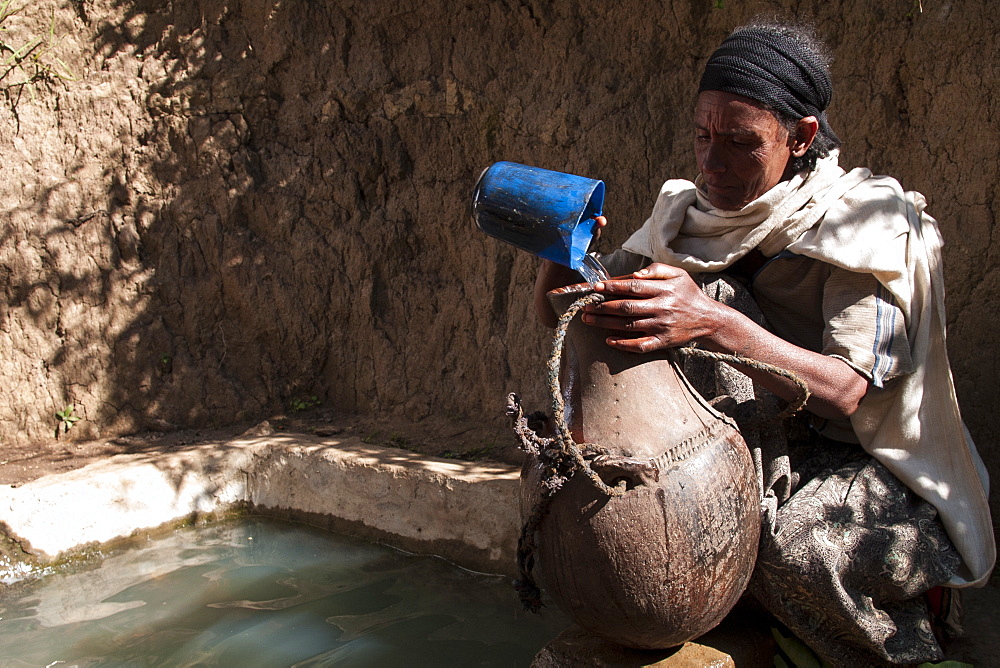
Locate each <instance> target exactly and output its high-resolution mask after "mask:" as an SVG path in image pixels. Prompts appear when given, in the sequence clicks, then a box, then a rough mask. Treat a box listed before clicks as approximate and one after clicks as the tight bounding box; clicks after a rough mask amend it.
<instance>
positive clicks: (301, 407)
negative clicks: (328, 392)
mask: <svg viewBox="0 0 1000 668" xmlns="http://www.w3.org/2000/svg"><path fill="white" fill-rule="evenodd" d="M317 406H319V398H318V397H316V396H311V397H295V398H294V399H292V401H291V403H290V404H289V408H290V409H291V411H292V412H293V413H300V412H302V411H307V410H309V409H310V408H316V407H317Z"/></svg>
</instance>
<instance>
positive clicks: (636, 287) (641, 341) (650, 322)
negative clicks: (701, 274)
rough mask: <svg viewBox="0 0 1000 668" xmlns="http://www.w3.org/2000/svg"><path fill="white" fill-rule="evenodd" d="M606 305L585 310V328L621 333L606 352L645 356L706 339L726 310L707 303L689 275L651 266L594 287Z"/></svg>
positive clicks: (611, 341) (711, 301)
mask: <svg viewBox="0 0 1000 668" xmlns="http://www.w3.org/2000/svg"><path fill="white" fill-rule="evenodd" d="M594 289H595V290H596V291H597V292H599V293H601V294H603V295H604V296H605V298H606V300H605V301H604V302H603V303H601V304H595V305H592V306H588V307H587V308H586V309H585V310H584V315H583V321H584V322H585V323H587V324H588V325H594V326H595V327H602V328H604V329H610V330H615V331H618V332H622V334H621V335H612V336H609V337H608V339H607V343H608V345H609V346H612V347H614V348H618V349H620V350H624V351H627V352H636V353H647V352H651V351H654V350H660V349H662V348H671V347H675V346H682V345H685V344H687V343H690V342H691V341H695V340H704V339H711V338H712V337H714V336H715V334H716V333H717V332H718V331H719V328H720V327H721V326H722V323H723V321H724V316H725V311H727V310H729V309H728V308H727V307H725V306H723V305H722V304H719V303H718V302H716V301H713V300H712V299H710V298H709V297H708V296H707V295H705V293H704V292H702V290H701V288H699V287H698V286H697V285H696V284H695V282H694V280H692V278H691V276H690V274H688V273H687V272H686V271H684V270H683V269H678V268H677V267H672V266H670V265H666V264H658V263H657V264H651V265H650V266H648V267H646V268H645V269H640V270H639V271H637V272H635V273H634V274H632V278H626V279H616V280H611V281H604V282H601V283H597V284H596V285H595V286H594Z"/></svg>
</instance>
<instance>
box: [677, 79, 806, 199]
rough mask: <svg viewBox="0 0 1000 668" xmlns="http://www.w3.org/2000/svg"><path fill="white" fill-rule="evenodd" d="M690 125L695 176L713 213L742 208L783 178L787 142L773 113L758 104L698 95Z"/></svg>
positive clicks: (790, 147)
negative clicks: (703, 184) (706, 196)
mask: <svg viewBox="0 0 1000 668" xmlns="http://www.w3.org/2000/svg"><path fill="white" fill-rule="evenodd" d="M694 126H695V130H694V153H695V158H696V159H697V161H698V171H699V172H701V176H702V179H703V180H704V182H705V188H706V189H707V191H708V200H709V202H711V204H712V206H714V207H715V208H717V209H724V210H726V211H735V210H738V209H742V208H743V207H744V206H746V205H747V204H749V203H750V202H752V201H754V200H755V199H757V198H758V197H760V196H761V195H763V194H764V193H766V192H767V191H768V190H770V189H771V188H773V187H774V186H776V185H777V184H778V183H779V182H781V181H782V180H783V178H784V177H785V171H786V168H787V167H788V162H789V159H790V158H791V157H792V155H793V143H792V142H791V141H790V140H789V134H788V131H787V130H786V129H785V128H784V127H783V126H782V125H781V123H779V122H778V119H777V118H775V117H774V114H773V113H771V112H770V111H768V110H766V109H764V108H763V107H762V106H761V105H760V104H759V103H758V102H755V101H754V100H751V99H750V98H746V97H743V96H741V95H733V94H732V93H723V92H720V91H712V90H707V91H703V92H702V93H700V94H699V95H698V103H697V105H696V106H695V111H694ZM796 153H798V152H797V151H796Z"/></svg>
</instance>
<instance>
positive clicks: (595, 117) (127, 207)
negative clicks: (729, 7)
mask: <svg viewBox="0 0 1000 668" xmlns="http://www.w3.org/2000/svg"><path fill="white" fill-rule="evenodd" d="M375 4H376V5H377V4H378V3H375ZM74 7H75V9H76V10H77V13H76V15H75V16H68V15H67V16H63V17H61V21H63V22H64V23H66V24H67V25H69V24H74V25H75V30H76V31H77V32H78V33H80V32H83V33H86V34H87V35H88V36H92V35H95V34H96V46H94V45H89V44H86V43H85V44H83V45H82V46H90V47H92V48H93V50H94V53H95V55H94V56H93V58H92V59H91V60H90V61H89V62H87V63H84V64H82V65H81V67H84V68H87V69H89V70H90V71H89V73H88V76H87V77H85V78H84V81H86V82H87V83H85V84H81V85H80V86H79V87H78V88H77V89H75V90H74V89H73V88H72V87H70V88H68V89H67V91H66V92H64V93H62V94H61V95H60V96H59V102H60V103H61V104H62V105H63V106H64V107H67V106H70V105H72V104H73V103H76V104H77V106H76V107H75V108H72V107H71V108H72V109H73V111H74V112H75V114H74V116H75V118H74V120H76V121H78V124H79V126H78V127H76V128H69V127H67V128H64V129H63V130H62V131H61V134H60V137H61V139H62V141H63V143H64V148H65V147H66V146H72V148H73V152H74V154H75V155H74V160H75V161H76V163H74V164H76V165H78V166H74V164H68V163H67V162H66V161H65V160H63V161H62V162H59V163H58V164H53V165H52V166H51V167H52V169H51V172H52V174H53V175H58V176H59V177H61V178H60V180H59V184H58V185H55V186H45V187H41V188H40V190H39V193H40V194H39V196H36V197H33V198H31V200H30V201H28V202H27V203H22V204H20V205H19V206H21V207H22V210H21V212H20V214H22V215H21V216H20V218H21V219H22V220H24V221H27V219H35V220H36V221H37V220H40V221H42V223H43V224H39V223H37V222H30V223H29V222H23V223H22V225H23V227H24V228H25V229H30V230H32V231H33V232H36V233H38V237H39V238H41V239H42V241H40V242H38V243H37V244H35V245H36V246H37V248H36V249H35V251H36V253H35V254H36V256H37V257H36V261H35V264H37V265H39V266H38V267H35V268H34V269H30V268H26V267H21V268H20V269H17V270H16V273H17V274H18V276H17V277H16V280H14V278H13V277H12V281H11V282H12V283H13V284H16V288H15V290H14V292H15V293H16V294H15V299H13V300H11V307H10V308H12V309H15V310H17V311H18V312H17V314H16V316H17V318H19V319H22V318H23V317H24V315H25V314H28V315H31V314H34V315H31V318H30V320H31V322H27V321H25V322H24V323H22V324H23V327H22V328H23V329H24V330H25V331H29V330H30V332H29V333H30V335H31V336H33V337H35V339H37V341H38V342H39V344H38V345H36V346H34V347H32V345H31V344H30V343H29V344H28V345H22V346H20V347H21V349H23V350H24V351H25V354H24V364H25V365H29V366H30V365H31V364H35V366H37V367H39V368H37V369H35V370H34V379H33V382H34V383H35V385H37V386H40V387H43V388H44V390H43V391H44V392H45V393H47V395H48V396H47V397H46V398H45V400H44V401H38V400H37V399H34V398H32V399H28V403H30V404H31V405H32V408H31V410H29V411H27V412H25V413H23V415H24V417H23V418H21V422H20V424H18V425H17V426H16V427H15V429H13V430H11V431H15V432H16V433H17V437H18V438H24V437H29V438H30V437H35V438H37V437H39V436H43V435H45V434H46V433H48V434H50V433H51V432H50V428H51V427H50V425H51V424H52V422H51V417H50V415H51V413H50V411H51V410H56V409H59V408H61V407H63V406H65V405H74V406H75V407H76V408H77V409H78V412H79V413H80V414H81V415H82V417H85V418H86V421H85V422H81V423H80V424H81V429H80V430H79V431H78V432H74V433H79V434H80V435H89V436H95V435H98V433H101V434H115V433H125V432H129V431H135V430H143V429H156V430H165V429H173V428H179V427H188V426H198V425H207V424H224V423H231V422H235V421H239V420H243V419H248V418H253V417H258V416H264V415H267V414H269V413H271V412H273V411H276V410H281V409H282V408H287V407H288V405H289V402H292V401H294V400H295V399H296V398H298V397H302V396H307V397H312V396H317V397H319V398H320V399H321V400H322V401H323V403H324V406H325V407H330V408H334V409H337V410H342V411H346V412H368V413H372V412H374V413H378V412H384V413H391V414H395V415H397V416H401V417H405V418H408V419H411V420H420V419H422V418H425V417H427V416H430V415H434V414H437V415H442V414H443V415H447V416H451V417H455V418H456V419H461V418H469V417H471V418H473V419H476V420H481V421H482V420H485V421H492V422H501V421H502V420H503V418H502V415H503V402H504V397H505V395H506V392H507V391H509V390H512V389H514V390H518V391H521V392H525V393H526V394H527V396H528V397H529V399H531V398H532V395H534V398H535V401H534V402H533V403H536V404H537V403H540V402H541V401H542V393H541V392H542V389H541V386H542V383H541V376H542V372H541V369H542V359H543V358H544V353H545V349H546V348H547V343H546V340H547V334H546V333H545V332H544V331H543V330H541V328H540V327H536V326H534V325H533V324H532V319H531V318H530V317H529V306H530V297H529V292H530V285H531V281H532V274H533V272H534V260H533V258H530V257H529V256H527V255H525V254H520V253H517V252H516V251H514V250H513V249H510V248H507V247H504V246H501V245H500V244H498V243H497V242H495V241H494V240H492V239H489V238H487V237H485V236H484V235H481V234H480V233H479V232H478V231H476V230H475V229H474V227H473V226H472V225H471V224H470V222H469V220H468V215H467V205H468V198H469V196H470V194H471V188H472V185H473V183H474V181H475V179H476V177H477V176H478V173H479V171H480V170H481V169H482V168H483V167H485V166H486V165H488V164H490V163H491V162H493V161H495V160H499V159H511V160H518V161H522V162H528V163H531V164H539V165H542V166H547V167H552V168H559V169H564V170H567V171H576V172H578V173H601V172H605V173H608V174H619V175H620V176H619V177H617V178H620V179H621V180H622V181H623V182H625V183H629V184H631V182H632V181H633V180H634V176H635V173H636V171H635V169H631V170H628V171H626V170H625V169H623V167H624V165H625V164H632V163H635V162H636V161H637V160H641V165H643V166H644V169H646V170H649V171H655V172H657V173H659V172H662V171H664V167H663V165H661V164H659V163H656V162H655V161H651V160H650V159H649V158H648V156H647V151H649V150H650V144H649V142H648V141H647V140H648V139H649V138H648V137H644V136H642V135H641V134H635V138H634V142H633V143H632V146H631V147H630V148H628V149H627V150H621V147H620V146H618V148H619V150H618V151H617V152H613V151H612V150H611V149H612V147H615V146H616V145H617V144H620V142H618V141H617V140H616V137H621V136H622V134H623V133H629V132H632V131H634V130H635V129H636V128H635V125H636V122H637V121H636V119H642V118H644V117H647V118H648V117H649V115H650V113H651V112H650V108H649V107H647V104H649V103H650V100H649V99H648V98H649V96H648V95H643V96H640V95H639V94H638V93H639V91H640V90H641V89H642V88H643V84H642V82H639V81H636V80H635V79H633V78H629V77H627V76H626V70H627V61H626V59H624V58H611V59H606V60H605V62H603V64H600V65H598V64H597V62H598V60H599V59H598V58H597V55H598V54H599V53H600V51H601V49H600V46H599V45H597V44H596V43H594V42H592V41H590V40H588V39H586V37H585V35H584V34H582V33H581V30H580V26H581V25H584V24H585V23H586V22H587V21H588V20H589V19H590V18H592V17H589V16H585V15H584V13H583V11H582V10H581V9H580V8H579V7H577V6H576V5H575V4H574V3H565V6H562V7H555V8H552V7H547V6H546V7H532V6H531V5H530V4H525V5H520V4H517V3H509V4H505V3H468V4H467V5H464V6H461V7H452V6H451V5H450V4H449V3H444V2H438V3H430V4H427V3H418V2H411V3H409V4H407V3H403V4H399V3H396V4H394V5H393V6H392V7H380V6H364V7H346V6H345V7H338V6H323V5H319V4H317V3H291V4H285V3H266V4H261V3H241V2H210V1H207V0H206V1H201V2H199V1H198V0H184V1H181V2H172V3H167V4H164V3H159V2H141V1H140V2H111V1H110V0H109V1H108V2H107V3H103V4H102V3H99V2H98V3H87V4H86V5H84V4H76V5H74ZM70 11H71V10H70V9H69V8H67V9H66V10H65V12H66V13H67V14H69V13H70ZM598 18H600V17H598ZM664 18H665V19H666V18H669V17H664ZM629 20H630V21H631V20H632V19H631V18H629ZM81 26H82V27H81ZM619 30H621V31H622V32H625V33H628V32H633V31H634V27H632V26H630V25H624V24H622V25H620V26H619ZM643 34H644V36H645V39H647V40H648V41H649V42H652V41H653V37H654V33H653V32H652V31H651V30H650V29H645V31H644V33H643ZM85 42H86V40H85ZM641 48H642V45H636V46H633V47H631V48H630V49H629V50H626V52H625V53H626V54H630V55H629V57H635V55H636V54H638V52H639V51H640V50H641ZM659 48H660V49H663V48H665V46H664V45H661V46H660V47H659ZM686 58H687V60H688V61H689V62H690V63H691V64H692V66H693V64H694V63H695V61H696V56H695V55H694V54H691V53H688V54H687V56H686ZM567 59H569V60H568V61H567ZM692 71H693V68H692ZM672 85H675V86H679V85H680V84H672ZM682 87H683V86H682ZM630 89H631V90H630ZM669 90H670V86H665V87H664V89H663V91H661V92H657V93H655V94H654V96H653V97H654V99H657V98H660V97H661V96H667V95H669ZM595 91H597V92H598V93H599V96H598V97H599V98H600V99H604V100H607V101H608V102H609V103H610V104H605V105H597V104H595V102H594V99H593V98H594V94H595ZM95 99H96V100H98V102H95V101H94V100H95ZM88 105H89V106H88ZM50 111H51V112H52V115H53V116H58V109H50ZM609 113H611V114H612V115H611V116H609ZM657 113H659V112H657ZM63 114H64V116H65V115H66V113H65V111H64V112H63ZM623 119H624V120H623ZM25 120H28V121H30V120H31V119H25ZM39 120H51V119H39ZM685 129H686V128H685ZM99 131H101V132H104V135H103V137H104V139H105V140H106V141H105V142H104V144H103V145H102V146H100V147H99V149H100V150H98V151H97V152H96V153H97V155H93V153H88V150H87V145H86V140H85V139H81V137H87V136H88V135H89V134H98V133H99ZM672 141H673V135H671V134H670V133H664V134H663V136H662V138H660V139H658V140H656V141H654V142H653V143H652V144H653V146H654V147H655V146H657V145H658V146H660V147H663V148H665V149H666V150H663V151H662V152H661V153H662V155H664V156H669V155H670V154H671V151H669V150H668V149H669V144H670V142H672ZM102 150H103V153H101V151H102ZM608 156H613V157H610V158H609V157H608ZM78 168H79V170H82V172H83V174H82V177H84V178H81V176H80V175H76V174H75V173H74V170H77V169H78ZM44 178H48V177H47V176H46V177H44ZM44 178H43V180H44ZM54 178H55V176H53V179H54ZM615 178H616V177H614V176H612V177H611V178H610V179H608V180H609V181H610V182H611V183H612V184H614V182H615ZM644 178H645V180H649V179H650V178H652V177H649V176H648V175H647V176H646V177H644ZM657 178H658V177H657ZM79 183H83V184H84V185H83V186H81V185H78V184H79ZM86 184H90V185H91V189H92V191H93V192H89V193H84V194H85V195H86V196H83V195H81V194H79V193H78V194H77V195H78V196H76V197H75V198H74V196H73V193H75V192H76V191H78V190H80V189H81V188H83V189H86V187H87V186H86ZM95 184H101V185H102V186H103V188H104V192H103V193H101V192H98V191H97V190H96V186H95ZM45 188H49V190H51V191H53V192H60V191H65V192H63V195H62V196H61V200H60V201H61V202H62V204H60V205H59V206H54V205H53V204H52V203H51V202H50V201H48V198H47V197H46V192H47V191H46V190H45ZM616 194H617V196H618V207H619V208H618V210H619V211H622V212H627V211H628V210H629V207H632V208H636V205H635V204H632V203H630V201H629V200H633V201H634V202H638V203H642V204H641V206H640V207H638V208H641V207H643V206H645V204H644V202H645V201H646V200H647V198H648V192H647V188H646V187H645V185H644V184H643V183H642V180H640V182H639V188H638V189H637V188H635V186H634V185H623V187H621V188H620V189H619V190H618V191H617V193H616ZM637 194H638V196H636V195H637ZM70 209H71V211H70ZM42 228H44V229H42ZM39 230H41V231H40V232H38V231H39ZM624 233H625V230H624V229H623V230H621V232H620V233H619V236H623V235H624ZM29 234H30V232H29ZM32 271H34V272H35V273H36V274H37V278H35V279H32V278H30V277H29V276H30V274H31V272H32ZM36 293H37V294H36ZM32 300H34V301H37V302H39V307H38V308H34V307H33V306H32ZM33 309H34V310H33ZM4 317H5V314H4V313H0V318H4ZM19 326H21V325H19ZM35 358H38V361H37V363H36V361H35ZM36 389H37V388H35V389H32V390H31V392H35V390H36ZM14 392H15V396H13V397H12V399H13V400H12V402H11V403H10V404H9V405H17V404H18V403H20V404H21V405H22V406H23V405H24V404H25V400H24V399H23V398H21V397H23V396H26V395H27V396H33V397H34V396H37V392H35V394H34V395H32V394H31V392H28V391H26V389H25V388H24V387H21V388H16V389H15V390H14ZM18 399H20V402H18ZM53 406H54V407H55V409H53V408H52V407H53ZM36 409H37V410H36ZM37 424H42V425H48V426H43V427H42V428H38V427H37V426H36V425H37ZM86 425H89V428H90V431H89V432H88V431H87V430H86V429H87V426H86ZM97 427H99V428H100V432H98V431H97V430H96V428H97Z"/></svg>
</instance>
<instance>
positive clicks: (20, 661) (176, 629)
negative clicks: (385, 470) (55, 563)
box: [0, 519, 567, 667]
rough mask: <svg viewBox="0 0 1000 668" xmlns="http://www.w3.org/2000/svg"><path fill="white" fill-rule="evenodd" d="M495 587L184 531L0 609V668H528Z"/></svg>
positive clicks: (215, 531)
mask: <svg viewBox="0 0 1000 668" xmlns="http://www.w3.org/2000/svg"><path fill="white" fill-rule="evenodd" d="M566 624H567V623H566V621H565V619H564V618H563V617H562V616H561V615H560V614H559V613H558V611H556V610H555V608H553V607H549V608H546V610H545V611H544V614H543V615H542V616H541V617H540V616H538V615H531V614H528V613H524V612H522V611H521V610H520V604H519V603H518V602H517V597H516V595H515V594H514V593H513V591H512V588H511V586H510V584H509V583H508V581H507V580H506V579H505V578H500V577H493V576H485V575H481V574H477V573H470V572H468V571H464V570H462V569H459V568H456V567H455V566H453V565H451V564H448V563H447V562H444V561H443V560H440V559H436V558H434V557H422V556H414V555H409V554H405V553H402V552H399V551H396V550H393V549H391V548H387V547H384V546H380V545H373V544H370V543H365V542H362V541H358V540H354V539H349V538H345V537H342V536H337V535H334V534H330V533H326V532H321V531H317V530H313V529H310V528H308V527H304V526H301V525H294V524H286V523H281V522H274V521H269V520H259V519H249V520H240V521H237V522H229V523H222V524H219V525H214V526H210V527H202V528H197V529H184V530H180V531H177V532H175V533H173V534H172V535H170V536H168V537H165V538H161V539H158V540H155V541H151V542H150V543H149V544H148V545H147V546H145V547H142V548H139V549H135V550H132V551H129V552H126V553H123V554H119V555H115V556H112V557H109V558H107V559H105V560H103V561H102V562H101V563H100V565H99V566H97V567H95V568H92V569H88V570H85V571H82V572H78V573H72V574H54V575H49V576H47V577H45V578H43V579H41V580H39V581H38V582H35V583H31V584H30V585H29V586H26V587H24V586H22V587H14V588H10V589H8V591H7V592H6V594H4V595H2V596H0V666H5V667H6V666H72V665H77V666H527V665H529V664H530V663H531V659H532V657H533V656H534V654H535V653H536V652H537V651H538V650H539V649H541V648H542V646H544V645H545V643H547V642H548V641H549V640H550V639H551V638H553V637H554V636H555V635H557V634H558V633H559V632H560V631H561V630H562V629H563V628H565V626H566Z"/></svg>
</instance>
